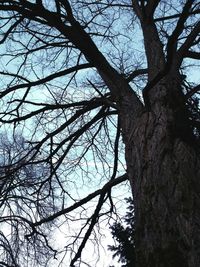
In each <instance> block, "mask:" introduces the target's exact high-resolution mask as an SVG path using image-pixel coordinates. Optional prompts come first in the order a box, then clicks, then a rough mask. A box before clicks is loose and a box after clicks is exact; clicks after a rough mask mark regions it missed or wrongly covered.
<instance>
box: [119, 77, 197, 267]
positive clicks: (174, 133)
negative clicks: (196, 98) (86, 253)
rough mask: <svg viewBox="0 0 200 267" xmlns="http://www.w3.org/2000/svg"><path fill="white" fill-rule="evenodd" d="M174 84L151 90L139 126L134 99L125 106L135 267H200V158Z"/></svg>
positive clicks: (170, 79) (167, 81) (165, 83)
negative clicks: (132, 102) (133, 225)
mask: <svg viewBox="0 0 200 267" xmlns="http://www.w3.org/2000/svg"><path fill="white" fill-rule="evenodd" d="M175 78H177V77H175ZM175 78H174V77H172V75H168V77H167V78H165V79H163V80H162V81H161V82H160V83H159V84H158V85H156V87H155V88H152V90H151V94H152V97H151V110H150V111H144V112H143V113H142V114H141V115H140V116H138V118H137V123H136V121H135V120H134V122H133V119H132V115H131V114H132V112H131V98H129V99H130V103H129V105H127V103H126V105H124V106H123V104H122V109H121V125H122V131H123V137H124V142H125V146H126V162H127V172H128V175H129V178H130V183H131V187H132V191H133V197H134V202H135V217H136V225H135V226H136V232H135V255H136V263H135V265H134V266H135V267H174V266H177V267H178V266H181V267H186V266H187V267H196V266H200V246H199V244H200V227H199V224H200V212H199V211H200V195H199V192H200V157H199V153H198V151H197V146H196V145H195V142H196V140H195V137H194V136H193V133H192V130H191V128H190V125H189V121H188V114H187V112H186V111H185V110H184V109H185V105H181V97H182V96H181V94H180V88H177V87H178V86H179V85H180V83H179V82H177V79H176V80H174V79H175ZM177 89H179V91H178V90H177ZM155 92H156V93H155ZM178 94H179V95H178ZM177 107H178V108H177ZM127 108H128V109H129V110H127ZM125 114H126V118H125ZM127 114H129V117H128V118H127ZM132 125H133V126H132Z"/></svg>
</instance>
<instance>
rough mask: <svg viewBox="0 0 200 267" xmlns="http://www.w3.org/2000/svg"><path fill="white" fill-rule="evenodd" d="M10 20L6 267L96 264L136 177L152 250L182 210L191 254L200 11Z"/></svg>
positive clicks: (143, 8)
mask: <svg viewBox="0 0 200 267" xmlns="http://www.w3.org/2000/svg"><path fill="white" fill-rule="evenodd" d="M0 13H1V15H0V16H1V22H0V36H1V39H0V45H1V59H0V81H1V89H0V99H1V112H0V125H1V132H0V134H1V135H0V149H1V155H0V163H1V164H0V170H1V172H0V192H1V194H0V199H1V200H0V207H1V219H0V224H1V231H0V252H1V254H0V265H2V266H7V267H11V266H14V267H17V266H18V267H21V266H25V265H26V266H29V265H28V264H30V266H37V265H38V266H49V265H48V264H51V263H52V262H54V259H55V262H56V263H54V264H58V266H61V265H59V264H62V262H63V263H64V260H65V258H67V259H68V258H70V260H71V262H70V263H69V265H70V266H71V267H73V266H90V265H89V263H88V262H84V260H83V258H82V253H83V251H84V248H85V247H86V246H87V242H88V240H91V242H92V243H95V241H97V243H98V242H99V241H98V240H100V239H101V236H100V234H99V233H98V231H99V230H98V229H100V227H101V223H103V224H105V221H106V223H107V224H109V223H110V220H111V218H112V217H113V218H115V217H116V216H117V215H118V210H117V207H118V205H117V203H118V201H116V198H115V196H116V195H115V194H117V195H120V190H122V189H120V188H121V187H119V186H120V185H121V184H123V183H128V182H127V181H128V180H129V181H130V189H131V190H130V191H132V192H133V198H134V199H135V201H137V203H136V205H135V208H136V220H137V218H138V224H136V232H138V233H141V236H142V237H144V236H145V234H144V233H146V232H148V233H149V238H146V236H145V237H144V243H145V244H146V243H147V242H146V240H153V239H154V237H153V233H152V232H151V231H153V230H151V229H157V228H158V226H156V225H155V228H151V226H150V225H151V224H152V221H156V220H157V219H155V218H160V219H161V221H162V217H163V218H164V216H165V215H164V214H167V215H166V218H167V219H166V220H165V221H166V224H167V222H168V219H169V218H170V215H169V213H170V212H172V210H174V211H175V212H174V213H177V214H179V215H180V216H179V215H177V218H175V219H174V221H173V218H172V222H173V224H174V225H175V226H177V227H178V228H177V229H179V228H180V227H179V225H181V227H183V232H182V234H180V235H182V236H183V238H185V239H184V241H182V240H181V241H180V242H182V243H184V244H185V243H187V240H188V237H185V236H187V234H185V231H186V230H185V229H186V228H185V227H186V225H187V223H185V221H184V220H185V219H184V218H185V217H188V220H190V222H192V223H193V221H195V220H196V219H194V220H193V217H191V218H192V219H190V215H191V214H189V210H192V209H193V208H194V206H195V207H196V206H198V204H196V203H198V200H197V199H196V198H198V196H197V195H198V194H196V193H194V195H195V196H194V199H195V200H191V201H190V199H189V195H192V197H193V194H191V192H194V191H195V190H197V188H198V187H199V182H198V177H199V175H200V173H199V171H198V170H199V168H198V166H199V165H198V164H199V158H198V157H199V156H198V155H199V152H198V151H199V150H198V149H199V137H200V108H199V93H200V85H199V77H198V73H199V59H200V51H199V48H200V45H199V38H200V36H199V32H200V22H199V14H200V3H199V1H198V0H177V1H174V0H169V1H165V0H156V1H155V0H147V1H144V0H141V1H139V0H132V1H131V0H122V1H118V0H102V1H89V0H76V1H74V0H69V1H68V0H52V1H48V0H41V1H34V0H32V1H31V0H27V1H26V0H16V1H9V0H4V1H0ZM148 140H150V141H148ZM163 140H164V141H163ZM156 151H157V152H156ZM170 153H171V154H170ZM189 162H190V167H191V170H189V167H187V166H188V164H189ZM194 173H195V175H194ZM174 174H177V176H176V177H178V178H177V180H176V179H175V178H174V176H173V175H174ZM179 174H180V175H179ZM194 176H195V178H194ZM147 177H149V180H148V179H147ZM180 177H182V178H180ZM188 177H193V178H192V179H191V180H192V182H191V184H193V185H194V187H193V185H191V184H190V185H188V184H187V183H189V182H187V181H188ZM181 179H182V181H183V184H181V182H180V181H181ZM148 181H151V183H152V184H150V182H148ZM158 181H159V182H158ZM166 181H167V182H166ZM168 185H171V186H168ZM195 187H196V189H195ZM114 188H119V190H118V191H117V190H116V191H115V192H117V193H115V192H114ZM164 188H165V189H166V190H165V189H164ZM190 190H191V191H190ZM122 191H123V190H122ZM125 192H126V191H125ZM158 192H159V193H158ZM171 192H173V193H174V196H175V199H176V201H174V202H173V203H175V204H173V203H172V201H171V200H170V199H171V197H170V195H171V194H172V193H171ZM197 192H198V190H197ZM157 193H158V194H157ZM161 193H162V195H161ZM144 196H146V198H145V197H144ZM165 196H167V197H166V198H167V199H168V200H167V204H166V200H165ZM123 198H124V196H121V199H123ZM170 201H171V202H170ZM156 203H158V204H156ZM164 203H165V204H164ZM177 203H178V204H177ZM180 203H183V205H182V204H181V205H180V206H181V208H179V207H178V206H179V204H180ZM188 203H193V204H191V205H193V206H190V205H189V204H188ZM187 204H188V205H187ZM173 205H175V206H173ZM186 206H187V208H188V209H187V208H184V207H186ZM163 207H169V210H170V212H169V213H168V212H167V211H166V212H165V213H164V209H165V208H164V209H163ZM154 208H155V210H154ZM150 209H151V210H152V212H151V215H149V216H151V218H150V219H149V220H148V219H146V218H145V215H144V214H147V213H148V211H149V210H150ZM166 210H168V209H167V208H166ZM179 210H181V212H179ZM186 210H187V211H186ZM140 211H143V212H144V213H142V212H140ZM162 212H163V213H162ZM184 212H186V213H184ZM188 214H189V215H188ZM194 214H195V215H194V217H195V218H197V217H198V215H197V214H198V209H195V212H194ZM143 215H144V216H143ZM168 215H169V216H168ZM191 216H193V215H191ZM161 221H160V222H161ZM75 222H76V225H79V229H76V230H75V229H74V228H73V227H74V225H75ZM143 223H144V225H147V226H145V229H142V230H141V229H140V227H141V225H142V224H143ZM156 223H157V222H156ZM157 224H160V223H157ZM63 225H64V227H63ZM195 225H196V224H195ZM175 226H174V227H175ZM166 227H168V226H166ZM170 227H172V226H170ZM195 227H196V226H195ZM195 227H194V229H196V228H195ZM75 228H78V227H75ZM189 228H190V227H189ZM137 229H138V230H137ZM159 229H160V228H159ZM163 229H165V227H163ZM166 229H167V228H166ZM166 229H165V230H166ZM170 229H171V228H170ZM191 229H192V226H191ZM59 231H60V232H61V233H62V235H63V236H67V238H66V243H65V245H63V247H62V248H59V249H58V247H57V245H55V242H53V240H54V241H55V236H54V235H53V233H55V235H56V233H58V232H59ZM159 231H160V232H159ZM159 231H158V232H159V233H158V236H161V239H159V240H164V239H165V237H163V236H165V234H164V230H163V233H162V234H160V233H161V232H162V231H161V230H159ZM166 231H167V230H166ZM177 231H179V230H177ZM191 231H192V230H191ZM172 232H173V233H174V232H176V229H175V230H174V229H173V230H172V231H171V233H172ZM179 232H180V233H181V230H180V231H179ZM186 232H187V231H186ZM194 232H196V230H194ZM198 233H199V232H198ZM191 235H192V234H189V236H190V237H191ZM193 235H194V233H193ZM141 236H140V237H138V239H137V238H136V239H137V240H136V244H139V245H138V247H140V246H142V245H143V244H142V245H141V244H140V242H139V241H138V240H140V241H141V242H143V241H142V240H143V239H142V238H141ZM196 236H198V234H197V235H196ZM168 237H169V236H168ZM168 237H166V238H168ZM145 238H146V239H145ZM157 238H158V237H157V236H156V235H155V240H153V241H152V244H153V245H152V244H151V245H148V249H149V248H150V250H151V249H152V247H154V245H155V244H156V242H157V241H156V240H157ZM169 238H172V239H173V238H174V237H173V234H172V237H171V236H170V237H169ZM190 239H191V240H193V239H192V238H190ZM160 242H161V241H160ZM167 242H168V243H170V242H171V241H169V240H168V241H167ZM167 242H166V243H167ZM157 243H158V244H159V242H157ZM161 243H162V242H161ZM168 243H167V244H168ZM182 243H181V244H182ZM191 243H192V241H191ZM193 243H195V244H196V243H198V242H197V241H194V242H193ZM166 246H168V245H166ZM181 246H182V245H181ZM184 246H185V247H186V245H184ZM184 246H183V247H184ZM188 246H189V247H190V245H188ZM191 246H192V245H191ZM185 247H184V248H183V249H182V248H181V251H185ZM148 249H147V251H148ZM191 250H192V249H191ZM167 251H168V250H167ZM174 251H175V250H174ZM192 251H193V250H192ZM194 251H196V247H195V249H194ZM148 253H149V254H148V259H149V258H150V256H149V255H151V254H154V253H153V252H148ZM170 253H171V252H169V254H170ZM177 253H179V252H177ZM181 253H182V252H181ZM183 254H184V253H183ZM137 255H139V253H138V254H137ZM174 255H175V253H174ZM178 255H179V254H178ZM142 257H143V256H141V257H140V256H138V257H137V258H138V259H140V258H142ZM145 257H146V256H145ZM155 257H156V256H155ZM175 257H176V258H177V255H175ZM195 259H196V258H195ZM25 262H26V263H25ZM144 262H145V261H144ZM152 262H154V263H155V262H157V261H156V260H155V261H154V260H153V261H152ZM180 262H181V261H180ZM191 262H192V260H191ZM196 262H197V260H196ZM154 263H152V266H154V267H157V265H156V264H157V263H156V264H154ZM93 264H94V263H93ZM144 264H145V263H144ZM153 264H154V265H153ZM172 264H174V263H173V261H172ZM190 264H192V263H190ZM53 266H55V265H53ZM138 266H139V267H143V266H142V265H140V264H139V265H138ZM149 266H151V265H149ZM158 266H159V265H158ZM160 266H161V265H160ZM163 266H164V265H163ZM166 266H167V265H166ZM166 266H165V267H166ZM187 266H190V267H191V266H192V265H187Z"/></svg>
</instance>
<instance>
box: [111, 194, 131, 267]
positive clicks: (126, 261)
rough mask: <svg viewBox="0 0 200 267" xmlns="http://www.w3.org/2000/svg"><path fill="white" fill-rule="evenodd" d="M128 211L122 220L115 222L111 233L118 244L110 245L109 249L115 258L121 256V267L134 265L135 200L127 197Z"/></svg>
mask: <svg viewBox="0 0 200 267" xmlns="http://www.w3.org/2000/svg"><path fill="white" fill-rule="evenodd" d="M126 202H127V204H128V207H127V209H128V211H127V212H126V215H125V217H124V218H123V219H122V223H121V222H115V223H114V224H113V225H112V226H111V233H112V236H113V238H114V239H115V240H116V243H117V244H116V245H113V246H109V247H108V249H109V250H111V251H113V253H114V254H113V258H115V257H119V260H118V262H121V263H122V265H121V267H133V266H134V259H135V256H134V247H135V245H134V231H135V227H134V225H135V216H134V206H133V200H132V199H131V198H127V199H126ZM110 267H112V266H110Z"/></svg>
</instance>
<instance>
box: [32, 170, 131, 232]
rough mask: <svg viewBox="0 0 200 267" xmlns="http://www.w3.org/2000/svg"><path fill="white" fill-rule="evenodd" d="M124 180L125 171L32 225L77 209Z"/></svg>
mask: <svg viewBox="0 0 200 267" xmlns="http://www.w3.org/2000/svg"><path fill="white" fill-rule="evenodd" d="M126 180H128V175H127V174H126V173H125V174H123V175H122V176H119V177H118V178H115V179H113V180H110V181H109V182H108V183H106V184H105V185H104V186H103V187H102V188H101V189H98V190H96V191H95V192H93V193H91V194H89V195H88V196H87V197H85V198H83V199H81V200H79V201H78V202H76V203H75V204H73V205H72V206H70V207H68V208H64V209H62V210H61V211H58V212H56V213H54V214H53V215H50V216H49V217H47V218H44V219H42V220H40V221H37V222H35V223H33V225H34V226H35V227H36V226H39V225H41V224H43V223H47V222H50V221H52V220H55V219H56V218H58V217H59V216H61V215H64V214H67V213H69V212H71V211H73V210H75V209H77V208H78V207H80V206H82V205H84V204H86V203H87V202H88V201H90V200H92V199H93V198H95V197H97V196H98V195H101V194H104V192H108V191H109V190H110V188H112V187H113V186H116V185H118V184H120V183H122V182H124V181H126Z"/></svg>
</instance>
